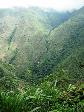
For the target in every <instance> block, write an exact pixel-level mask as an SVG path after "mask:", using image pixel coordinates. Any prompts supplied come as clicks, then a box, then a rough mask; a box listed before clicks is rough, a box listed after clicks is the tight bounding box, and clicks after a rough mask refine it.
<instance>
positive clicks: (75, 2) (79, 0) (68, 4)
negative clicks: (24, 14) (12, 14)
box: [0, 0, 84, 11]
mask: <svg viewBox="0 0 84 112" xmlns="http://www.w3.org/2000/svg"><path fill="white" fill-rule="evenodd" d="M14 6H19V7H28V6H39V7H45V8H55V9H56V10H58V11H61V10H63V11H64V10H71V9H74V8H76V9H77V8H80V7H81V6H84V0H0V8H8V7H14Z"/></svg>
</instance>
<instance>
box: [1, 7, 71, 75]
mask: <svg viewBox="0 0 84 112" xmlns="http://www.w3.org/2000/svg"><path fill="white" fill-rule="evenodd" d="M0 12H1V18H0V23H1V26H0V29H1V30H0V37H1V38H0V45H1V46H0V59H2V60H3V61H6V62H7V63H10V64H13V65H15V67H16V70H17V72H19V73H21V72H24V71H25V70H27V69H30V70H32V71H34V73H35V71H36V70H34V69H35V66H39V64H40V65H41V63H43V61H44V59H45V57H46V52H47V38H48V35H49V33H50V31H51V30H52V29H53V28H55V27H58V26H59V25H60V24H61V23H63V22H64V21H66V20H68V19H69V17H70V13H69V12H66V13H58V12H56V11H55V10H52V9H50V10H47V11H45V10H42V9H40V8H37V7H35V8H34V7H30V8H28V9H25V8H15V9H3V10H0ZM34 73H33V74H34ZM35 74H36V73H35Z"/></svg>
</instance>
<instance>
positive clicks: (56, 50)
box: [48, 8, 84, 79]
mask: <svg viewBox="0 0 84 112" xmlns="http://www.w3.org/2000/svg"><path fill="white" fill-rule="evenodd" d="M83 12H84V8H83V9H82V11H80V12H79V11H78V13H77V14H76V15H75V16H73V17H72V18H71V19H69V20H68V21H67V22H65V23H64V24H62V25H60V26H59V27H58V28H56V29H55V30H53V31H52V32H51V34H50V37H49V44H50V46H49V51H48V54H50V55H49V56H50V57H48V60H49V63H48V64H49V65H50V64H51V68H50V69H52V68H53V67H54V66H55V65H56V66H55V67H54V70H55V68H60V69H62V68H63V69H64V70H66V71H67V72H68V74H69V77H70V78H76V79H79V78H80V79H81V78H84V67H82V66H83V65H84V44H83V43H84V15H83V14H84V13H83Z"/></svg>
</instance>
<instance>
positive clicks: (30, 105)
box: [0, 82, 84, 112]
mask: <svg viewBox="0 0 84 112" xmlns="http://www.w3.org/2000/svg"><path fill="white" fill-rule="evenodd" d="M83 86H84V85H83V84H81V86H79V87H76V86H75V85H71V84H70V85H69V87H68V88H67V91H61V90H59V89H58V88H57V87H55V86H53V85H51V83H50V82H45V83H42V84H41V85H40V86H39V87H30V88H29V89H27V90H26V92H25V91H23V92H18V91H17V92H13V91H10V92H0V112H79V111H80V112H84V87H83Z"/></svg>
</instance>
